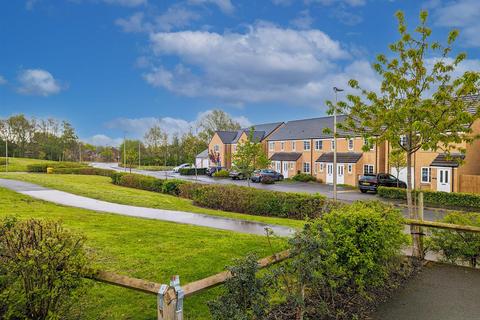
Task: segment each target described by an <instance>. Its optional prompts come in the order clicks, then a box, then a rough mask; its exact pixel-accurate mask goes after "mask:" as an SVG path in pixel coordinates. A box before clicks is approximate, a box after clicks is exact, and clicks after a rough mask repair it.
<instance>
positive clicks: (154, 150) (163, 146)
mask: <svg viewBox="0 0 480 320" xmlns="http://www.w3.org/2000/svg"><path fill="white" fill-rule="evenodd" d="M144 139H145V143H146V145H147V150H148V153H149V154H150V156H151V157H152V158H153V159H154V161H153V163H155V164H157V165H158V164H161V163H163V165H165V166H166V165H167V161H168V134H167V132H166V131H164V130H162V128H160V126H159V125H158V124H154V125H153V126H152V127H151V128H150V129H148V131H147V133H145V137H144ZM162 158H163V159H162Z"/></svg>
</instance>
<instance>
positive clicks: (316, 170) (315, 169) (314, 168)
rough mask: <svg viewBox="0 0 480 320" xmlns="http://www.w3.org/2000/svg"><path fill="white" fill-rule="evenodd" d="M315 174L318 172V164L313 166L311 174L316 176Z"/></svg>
mask: <svg viewBox="0 0 480 320" xmlns="http://www.w3.org/2000/svg"><path fill="white" fill-rule="evenodd" d="M317 172H318V163H315V164H314V165H313V173H314V174H317Z"/></svg>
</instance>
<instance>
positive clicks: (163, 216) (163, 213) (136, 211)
mask: <svg viewBox="0 0 480 320" xmlns="http://www.w3.org/2000/svg"><path fill="white" fill-rule="evenodd" d="M0 187H4V188H7V189H10V190H13V191H16V192H18V193H21V194H24V195H27V196H30V197H32V198H36V199H40V200H45V201H49V202H53V203H56V204H60V205H65V206H70V207H76V208H82V209H87V210H94V211H101V212H108V213H116V214H121V215H126V216H132V217H140V218H148V219H156V220H163V221H170V222H176V223H183V224H191V225H196V226H202V227H210V228H215V229H222V230H229V231H235V232H241V233H249V234H255V235H265V228H266V227H268V228H270V229H272V231H273V232H274V234H275V235H278V236H283V237H287V236H291V235H293V233H294V232H295V231H294V230H293V229H291V228H288V227H282V226H276V225H268V224H264V223H258V222H252V221H246V220H237V219H229V218H224V217H216V216H210V215H206V214H199V213H190V212H184V211H174V210H163V209H153V208H144V207H135V206H129V205H123V204H116V203H111V202H106V201H101V200H95V199H92V198H87V197H82V196H77V195H74V194H71V193H68V192H63V191H58V190H53V189H48V188H44V187H41V186H39V185H36V184H32V183H28V182H22V181H16V180H8V179H0Z"/></svg>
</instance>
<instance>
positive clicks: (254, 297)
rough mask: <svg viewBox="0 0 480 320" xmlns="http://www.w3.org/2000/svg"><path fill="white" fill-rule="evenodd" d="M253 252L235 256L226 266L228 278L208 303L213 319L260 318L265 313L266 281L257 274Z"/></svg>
mask: <svg viewBox="0 0 480 320" xmlns="http://www.w3.org/2000/svg"><path fill="white" fill-rule="evenodd" d="M257 259H258V258H257V257H256V255H253V254H250V255H248V256H247V257H245V258H243V259H236V260H235V261H234V265H233V266H229V267H227V270H228V271H229V272H230V273H231V275H232V277H231V278H229V279H227V280H226V281H225V283H224V285H223V293H222V294H221V295H220V296H219V297H218V298H217V299H215V300H213V301H210V302H209V303H208V307H209V309H210V313H211V314H212V319H213V320H224V319H231V320H263V319H265V318H266V316H267V314H268V306H269V295H268V289H267V288H268V285H269V283H268V281H266V279H265V277H263V278H261V277H258V276H257V272H258V269H259V268H258V263H257Z"/></svg>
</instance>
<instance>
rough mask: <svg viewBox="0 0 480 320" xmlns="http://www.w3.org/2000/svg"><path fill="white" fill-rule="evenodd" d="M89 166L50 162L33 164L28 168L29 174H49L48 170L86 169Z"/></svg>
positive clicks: (78, 163) (77, 163) (76, 163)
mask: <svg viewBox="0 0 480 320" xmlns="http://www.w3.org/2000/svg"><path fill="white" fill-rule="evenodd" d="M85 167H87V165H85V164H83V163H80V162H53V161H52V162H50V163H48V162H47V163H33V164H29V165H28V166H27V171H28V172H44V173H45V172H47V168H54V169H60V168H85Z"/></svg>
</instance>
